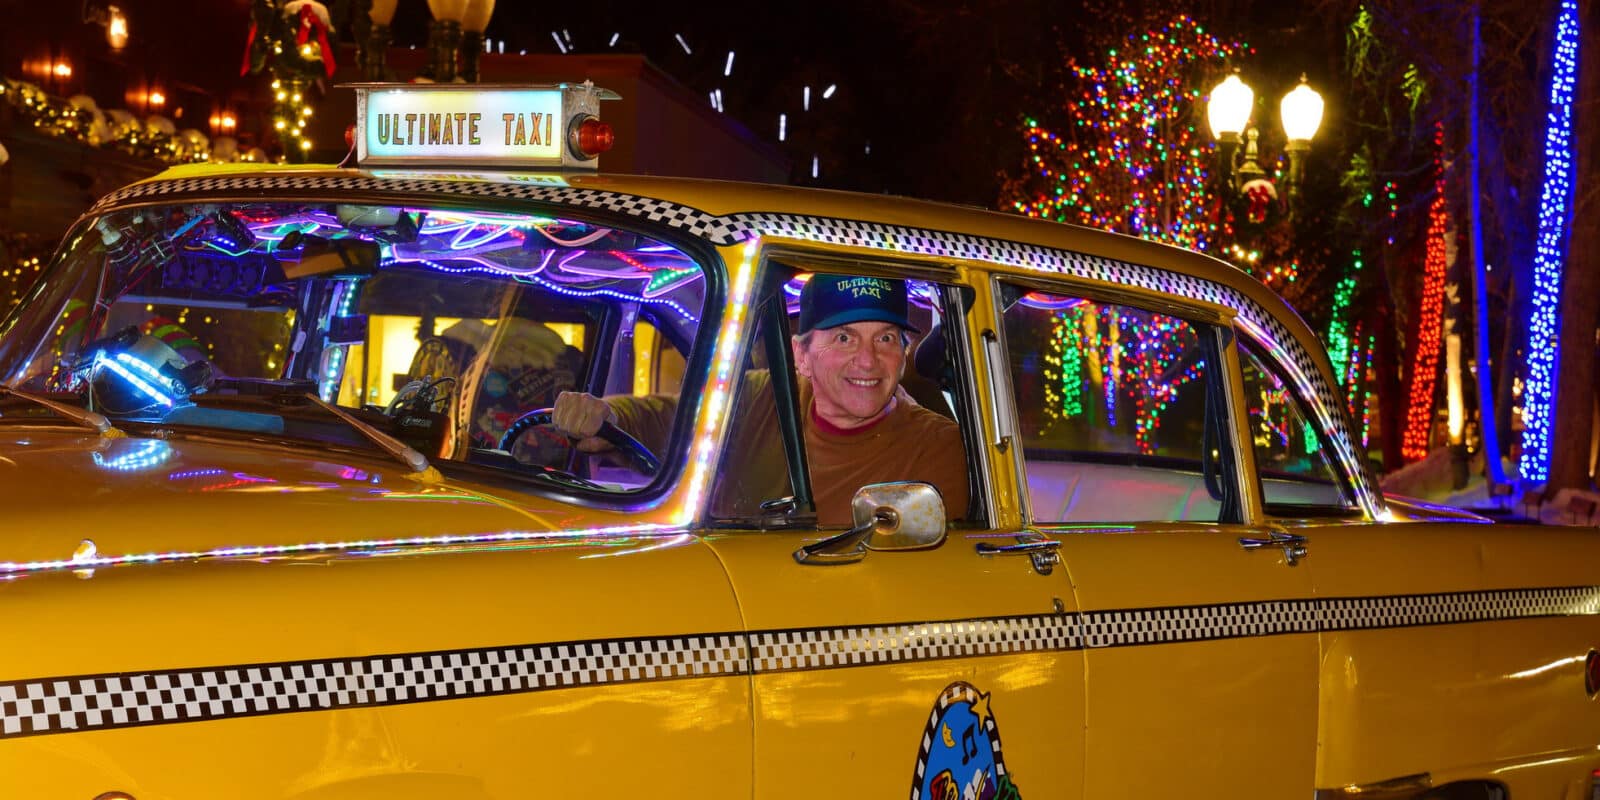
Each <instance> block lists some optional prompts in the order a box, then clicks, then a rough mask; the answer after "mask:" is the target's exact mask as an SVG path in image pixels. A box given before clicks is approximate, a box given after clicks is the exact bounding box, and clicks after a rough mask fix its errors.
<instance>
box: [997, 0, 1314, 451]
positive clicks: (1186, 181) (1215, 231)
mask: <svg viewBox="0 0 1600 800" xmlns="http://www.w3.org/2000/svg"><path fill="white" fill-rule="evenodd" d="M1248 52H1249V47H1248V45H1245V44H1243V43H1239V42H1228V41H1224V40H1222V39H1219V38H1218V37H1217V36H1215V35H1213V34H1210V33H1208V32H1207V31H1206V30H1205V29H1204V27H1203V26H1202V25H1200V24H1199V23H1198V22H1196V21H1195V20H1193V19H1191V18H1189V17H1184V16H1180V17H1178V18H1176V19H1174V20H1172V21H1171V22H1170V23H1168V24H1166V25H1164V26H1162V27H1161V28H1160V29H1159V30H1152V31H1149V32H1147V33H1141V34H1137V35H1133V36H1129V37H1127V39H1126V40H1125V41H1124V42H1123V43H1121V44H1120V45H1118V46H1116V47H1114V48H1110V49H1109V50H1108V51H1107V52H1106V53H1105V60H1104V66H1082V65H1078V66H1075V67H1074V69H1073V73H1074V74H1075V76H1076V78H1077V80H1078V86H1079V91H1078V92H1077V94H1076V96H1075V97H1074V98H1073V99H1072V100H1071V101H1070V102H1069V103H1067V104H1066V107H1065V110H1066V112H1067V119H1066V121H1065V126H1064V128H1063V129H1062V132H1061V133H1057V132H1055V131H1054V130H1052V129H1051V128H1050V127H1048V126H1047V125H1046V124H1045V123H1044V122H1043V121H1041V120H1039V119H1028V120H1027V121H1026V135H1027V141H1028V146H1029V155H1028V159H1029V161H1028V163H1027V164H1026V168H1025V170H1024V172H1023V173H1022V174H1021V175H1019V176H1017V177H1015V178H1013V179H1012V180H1010V181H1008V182H1007V184H1006V187H1005V190H1004V203H1005V205H1006V206H1007V207H1009V208H1011V209H1012V210H1015V211H1017V212H1020V213H1022V214H1026V215H1028V216H1031V217H1040V218H1044V219H1051V220H1056V221H1060V222H1070V223H1074V224H1078V225H1085V226H1088V227H1094V228H1100V229H1104V230H1110V231H1116V232H1118V233H1125V234H1129V235H1133V236H1139V237H1142V238H1145V239H1153V240H1156V241H1161V242H1167V243H1170V244H1175V245H1178V246H1180V247H1186V248H1190V249H1194V250H1201V251H1210V252H1213V253H1214V254H1216V255H1219V256H1222V257H1224V258H1228V259H1229V260H1230V261H1233V262H1235V263H1236V264H1239V265H1240V266H1241V268H1244V269H1246V270H1247V271H1249V272H1251V273H1253V274H1256V275H1258V276H1259V277H1260V278H1261V279H1262V280H1263V282H1265V283H1267V285H1269V286H1273V285H1274V284H1278V285H1283V284H1286V283H1289V282H1292V281H1293V280H1294V277H1295V273H1294V269H1295V268H1294V264H1293V262H1292V261H1288V260H1283V261H1277V262H1275V263H1273V264H1272V265H1270V266H1269V265H1268V264H1267V263H1266V262H1263V261H1262V257H1261V253H1260V251H1259V250H1258V249H1255V248H1253V247H1245V246H1243V245H1242V244H1241V242H1240V238H1239V236H1238V233H1239V232H1238V231H1237V230H1235V223H1234V219H1235V214H1234V211H1233V209H1232V208H1230V207H1229V205H1228V203H1225V202H1223V201H1224V197H1223V196H1221V195H1220V194H1219V192H1226V191H1228V189H1227V188H1226V187H1220V188H1219V187H1218V186H1216V183H1215V181H1214V178H1213V175H1212V170H1211V165H1212V164H1213V163H1214V159H1215V157H1216V156H1215V150H1216V147H1215V144H1214V142H1212V141H1211V139H1210V137H1209V136H1208V135H1207V134H1205V133H1204V132H1202V131H1201V130H1200V129H1199V127H1198V125H1199V124H1200V120H1201V119H1202V116H1203V114H1204V99H1205V98H1204V95H1205V92H1206V91H1208V90H1209V88H1210V87H1211V86H1213V85H1215V84H1216V82H1217V81H1218V80H1220V79H1221V76H1222V75H1224V74H1225V73H1226V72H1227V70H1228V68H1229V66H1230V59H1233V58H1235V57H1237V56H1240V55H1243V54H1246V53H1248ZM1230 198H1231V196H1230ZM1244 202H1246V203H1249V202H1250V200H1249V199H1248V198H1246V199H1245V200H1244ZM1260 210H1261V209H1257V208H1246V209H1243V211H1244V214H1242V215H1241V216H1242V217H1244V218H1247V219H1256V220H1257V221H1260V216H1259V215H1257V213H1256V212H1258V211H1260ZM1253 239H1254V240H1255V241H1259V238H1256V237H1253ZM1056 313H1057V320H1056V328H1055V331H1054V333H1053V335H1052V336H1051V338H1050V341H1049V342H1048V346H1047V347H1046V349H1045V352H1046V353H1047V354H1048V355H1047V357H1046V359H1045V367H1044V369H1045V373H1046V375H1045V378H1046V384H1047V385H1048V386H1050V391H1049V392H1048V394H1047V397H1048V398H1049V400H1050V402H1051V403H1052V404H1053V407H1052V408H1051V409H1050V413H1051V416H1052V417H1054V418H1055V419H1057V420H1059V421H1060V422H1061V423H1062V424H1066V425H1074V424H1083V422H1084V417H1086V416H1097V415H1102V414H1103V416H1102V417H1101V418H1099V419H1096V420H1093V423H1094V424H1095V425H1096V426H1101V427H1105V428H1113V429H1114V428H1119V427H1124V426H1131V429H1132V431H1133V432H1134V435H1135V440H1136V441H1137V442H1138V445H1139V448H1140V450H1141V451H1143V452H1147V453H1149V452H1155V450H1156V449H1157V447H1156V439H1155V432H1156V431H1157V430H1159V427H1160V424H1161V413H1162V411H1163V410H1164V409H1165V408H1166V407H1167V406H1168V405H1169V404H1170V403H1171V402H1173V401H1174V399H1175V398H1176V397H1177V395H1178V393H1179V392H1180V390H1181V389H1182V387H1183V386H1185V385H1187V384H1188V383H1190V382H1191V381H1194V380H1196V379H1197V378H1199V377H1200V376H1201V375H1203V374H1204V367H1203V365H1196V364H1185V363H1183V362H1182V360H1183V359H1184V358H1185V355H1186V353H1192V347H1193V346H1194V342H1193V341H1192V340H1193V335H1192V334H1191V333H1188V328H1187V326H1184V325H1181V324H1177V323H1176V321H1175V320H1173V319H1172V318H1170V317H1166V316H1164V315H1160V314H1147V313H1136V314H1130V313H1118V312H1117V311H1116V310H1114V309H1113V308H1112V307H1109V306H1104V307H1096V308H1085V307H1082V306H1073V307H1068V308H1063V309H1061V310H1059V311H1058V312H1056ZM1185 338H1187V339H1188V340H1189V341H1184V339H1185ZM1086 395H1088V396H1094V397H1097V398H1099V399H1101V400H1102V402H1088V401H1086V400H1085V399H1084V398H1085V396H1086ZM1100 409H1104V410H1103V411H1101V410H1100Z"/></svg>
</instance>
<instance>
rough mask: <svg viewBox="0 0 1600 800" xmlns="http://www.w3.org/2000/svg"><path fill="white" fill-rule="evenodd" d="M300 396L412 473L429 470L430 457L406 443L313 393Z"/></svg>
mask: <svg viewBox="0 0 1600 800" xmlns="http://www.w3.org/2000/svg"><path fill="white" fill-rule="evenodd" d="M300 396H301V397H304V398H305V399H307V400H310V401H311V402H312V403H315V404H316V405H317V407H318V408H321V409H322V410H323V411H326V412H328V413H330V414H332V415H334V416H336V417H338V418H339V419H341V420H344V421H345V423H346V424H348V425H349V426H350V427H352V428H354V429H355V430H356V432H357V433H359V434H361V435H362V436H365V437H366V439H367V441H369V442H372V443H373V444H375V445H377V446H378V447H379V448H381V449H382V450H383V452H385V453H388V454H389V455H391V456H394V458H395V460H396V461H399V462H400V463H402V464H405V465H406V466H407V467H410V468H411V471H412V472H426V471H427V470H428V457H427V456H425V455H423V454H421V453H419V452H417V451H416V450H415V449H413V448H412V447H411V446H410V445H408V444H406V443H405V442H402V441H400V440H399V439H396V438H394V437H393V436H390V435H389V434H387V433H384V432H383V431H380V430H378V429H377V428H374V427H372V426H371V425H368V424H367V423H365V422H362V421H361V420H359V419H356V417H355V415H353V414H351V413H350V412H348V411H345V410H344V409H342V408H340V407H338V406H336V405H334V404H332V403H330V402H328V401H326V400H323V399H322V398H321V397H318V396H317V395H316V394H314V393H312V392H306V393H305V394H302V395H300Z"/></svg>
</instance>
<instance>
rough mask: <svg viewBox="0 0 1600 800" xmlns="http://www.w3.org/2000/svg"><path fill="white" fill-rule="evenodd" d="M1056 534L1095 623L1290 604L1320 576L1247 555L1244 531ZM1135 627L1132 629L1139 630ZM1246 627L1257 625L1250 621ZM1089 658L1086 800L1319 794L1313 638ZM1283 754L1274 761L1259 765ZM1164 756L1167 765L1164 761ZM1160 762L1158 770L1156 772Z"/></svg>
mask: <svg viewBox="0 0 1600 800" xmlns="http://www.w3.org/2000/svg"><path fill="white" fill-rule="evenodd" d="M1174 528H1175V526H1157V525H1150V526H1134V529H1133V530H1131V531H1129V532H1125V533H1110V532H1088V533H1061V534H1056V533H1052V532H1051V531H1050V530H1049V529H1048V528H1046V529H1044V532H1045V533H1046V535H1050V536H1052V537H1054V538H1059V539H1060V540H1061V543H1062V545H1061V556H1062V559H1063V560H1064V561H1065V562H1066V567H1067V569H1068V570H1069V571H1070V573H1071V576H1072V582H1073V586H1074V587H1075V589H1076V591H1077V596H1078V603H1079V606H1080V607H1081V608H1083V609H1084V610H1085V611H1096V610H1107V611H1109V610H1119V609H1141V608H1163V607H1182V606H1193V605H1211V604H1227V603H1243V602H1250V601H1257V600H1291V599H1295V598H1307V597H1309V596H1310V594H1311V584H1310V577H1309V574H1308V573H1307V572H1306V571H1305V570H1302V569H1300V568H1298V567H1290V566H1288V565H1287V564H1285V563H1284V560H1283V558H1282V556H1281V554H1280V553H1279V552H1278V551H1276V550H1268V551H1263V552H1246V551H1245V550H1243V549H1241V548H1240V547H1239V544H1238V542H1237V541H1236V540H1237V537H1239V536H1241V535H1257V536H1259V535H1262V534H1263V533H1264V532H1263V531H1252V530H1250V529H1248V528H1243V527H1241V526H1189V528H1188V530H1181V529H1174ZM1130 622H1131V620H1130ZM1239 624H1240V625H1247V624H1248V621H1247V620H1244V619H1241V620H1240V621H1239ZM1097 644H1098V643H1097V642H1094V641H1091V642H1089V644H1088V647H1087V649H1086V651H1085V661H1086V666H1085V669H1086V671H1087V676H1086V680H1087V698H1088V699H1087V709H1086V710H1087V723H1088V732H1089V734H1088V751H1087V758H1086V772H1085V776H1084V781H1085V786H1086V788H1085V792H1084V794H1085V796H1086V797H1128V798H1136V797H1154V796H1160V795H1163V794H1167V793H1170V791H1171V790H1172V788H1173V787H1174V786H1175V785H1179V784H1181V786H1182V787H1183V791H1184V793H1186V794H1189V795H1192V796H1196V797H1224V796H1235V797H1289V796H1296V795H1303V794H1306V793H1308V792H1309V788H1310V787H1311V785H1312V777H1313V768H1314V761H1313V757H1314V753H1315V751H1316V738H1315V737H1316V703H1317V688H1316V679H1317V661H1316V657H1317V637H1316V635H1315V634H1313V633H1293V634H1283V635H1276V636H1254V637H1241V638H1229V639H1221V640H1218V641H1195V642H1173V643H1168V644H1157V645H1145V646H1131V647H1101V646H1097ZM1261 753H1271V754H1272V756H1271V757H1270V758H1258V757H1256V754H1261ZM1154 754H1159V755H1154ZM1152 758H1154V760H1155V761H1156V762H1158V763H1159V768H1152Z"/></svg>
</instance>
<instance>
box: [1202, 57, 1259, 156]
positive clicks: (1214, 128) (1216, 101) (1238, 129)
mask: <svg viewBox="0 0 1600 800" xmlns="http://www.w3.org/2000/svg"><path fill="white" fill-rule="evenodd" d="M1255 101H1256V93H1255V92H1253V91H1251V90H1250V87H1249V86H1246V85H1245V83H1244V81H1242V80H1239V75H1238V73H1234V74H1232V75H1229V76H1228V77H1227V79H1226V80H1224V81H1223V82H1222V83H1219V84H1217V88H1215V89H1212V90H1211V102H1209V103H1207V104H1206V121H1207V122H1210V123H1211V135H1212V136H1214V137H1216V138H1218V139H1222V138H1224V137H1226V136H1231V137H1233V138H1234V139H1235V140H1237V139H1238V137H1239V134H1241V133H1244V126H1245V125H1246V124H1247V123H1249V122H1250V109H1251V107H1252V106H1254V105H1255Z"/></svg>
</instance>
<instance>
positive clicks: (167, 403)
mask: <svg viewBox="0 0 1600 800" xmlns="http://www.w3.org/2000/svg"><path fill="white" fill-rule="evenodd" d="M95 363H96V364H97V365H99V366H102V367H105V368H106V369H109V370H111V371H112V372H114V373H116V374H117V376H118V377H120V378H122V379H123V380H125V381H127V382H128V383H129V384H131V385H132V386H133V388H135V389H138V390H139V391H140V392H142V393H143V394H144V395H145V396H147V397H149V398H150V399H151V400H152V401H154V402H156V403H159V404H161V405H162V406H164V407H166V408H171V407H172V398H171V397H170V396H168V395H167V393H165V392H163V391H161V390H160V389H157V388H156V387H155V386H152V385H151V384H150V383H149V382H148V381H146V380H145V379H144V378H142V377H140V376H139V375H136V374H134V372H133V370H131V369H129V367H130V366H131V367H133V368H134V369H139V368H140V367H143V369H141V370H140V371H141V372H147V373H154V374H155V375H156V376H157V377H159V376H160V373H157V372H156V371H155V370H154V369H152V368H151V367H150V365H149V364H146V363H144V362H143V361H140V360H139V359H137V358H134V357H133V356H130V355H128V354H127V353H118V354H117V355H116V356H115V357H114V358H109V359H108V358H106V357H105V356H104V355H103V354H102V355H100V356H96V357H95ZM124 365H127V366H124Z"/></svg>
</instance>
